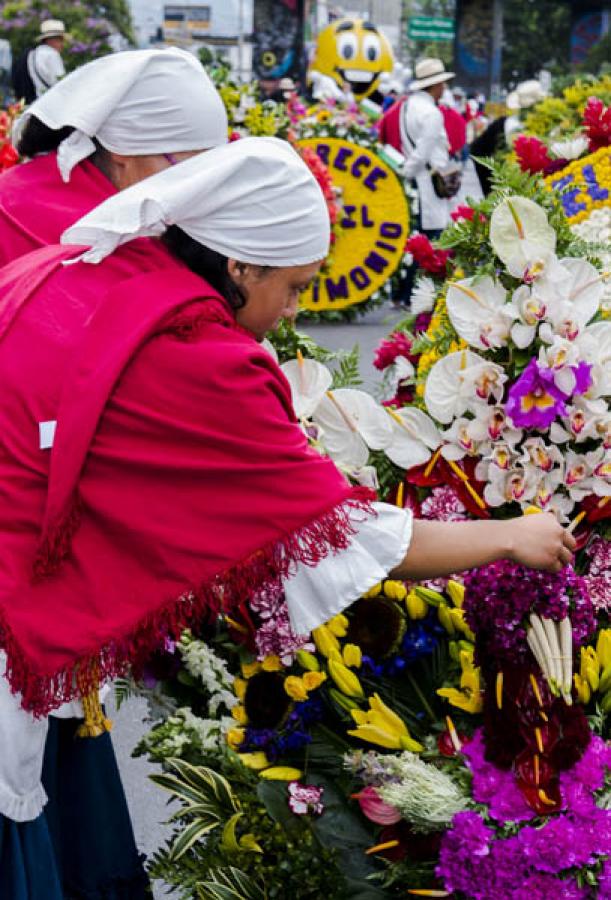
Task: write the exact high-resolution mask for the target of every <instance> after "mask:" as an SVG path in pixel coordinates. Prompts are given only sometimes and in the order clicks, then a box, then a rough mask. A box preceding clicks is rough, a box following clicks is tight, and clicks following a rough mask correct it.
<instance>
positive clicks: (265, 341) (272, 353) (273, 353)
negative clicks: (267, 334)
mask: <svg viewBox="0 0 611 900" xmlns="http://www.w3.org/2000/svg"><path fill="white" fill-rule="evenodd" d="M260 346H261V347H263V349H264V350H267V352H268V353H269V355H270V356H273V358H274V359H275V360H276V362H278V354H277V353H276V348H275V347H274V345H273V344H272V342H271V341H270V340H269V338H263V340H262V341H261V345H260Z"/></svg>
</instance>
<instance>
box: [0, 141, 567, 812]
mask: <svg viewBox="0 0 611 900" xmlns="http://www.w3.org/2000/svg"><path fill="white" fill-rule="evenodd" d="M168 225H171V226H172V227H170V228H169V229H168ZM166 229H167V233H166V236H165V237H164V239H163V241H159V240H155V239H150V238H147V237H144V239H143V236H146V235H161V234H163V232H164V230H166ZM64 240H65V241H70V242H75V243H76V244H80V245H85V246H88V247H90V250H89V251H87V252H86V253H84V254H83V246H80V247H79V246H74V245H73V244H67V246H64V247H59V248H58V247H52V248H47V249H45V250H40V251H36V252H35V253H33V254H30V255H29V256H28V257H26V258H23V259H21V260H18V261H17V262H16V263H14V264H13V265H11V266H8V267H6V268H5V269H4V270H3V272H2V273H0V379H1V380H2V383H3V392H2V394H1V395H0V535H1V540H2V546H3V554H2V560H1V561H0V646H1V647H3V648H4V650H5V652H6V656H7V665H6V677H7V679H8V682H9V684H10V685H11V687H12V689H13V690H16V691H19V692H20V695H21V696H20V700H21V703H22V705H23V707H24V708H25V709H26V710H31V711H32V712H33V713H34V714H35V715H36V716H37V717H39V718H36V719H34V718H31V717H27V716H26V714H25V713H24V712H21V713H19V712H18V711H16V710H12V711H11V710H10V709H9V710H8V711H7V712H4V713H3V712H2V710H0V723H1V722H2V721H3V719H2V716H3V715H4V716H5V721H6V718H7V717H8V718H10V717H11V716H12V722H13V726H12V727H13V730H14V733H15V735H18V734H19V729H20V728H26V729H28V728H29V729H31V730H32V732H33V734H32V738H31V741H30V746H31V747H32V748H33V747H34V745H35V743H36V740H37V739H38V743H39V744H40V732H43V731H44V727H45V720H44V718H40V717H42V716H44V715H45V714H46V713H48V712H49V711H50V710H51V709H53V708H54V707H56V706H57V705H59V704H60V703H62V702H64V701H66V700H69V699H71V698H72V697H75V696H78V695H79V694H82V693H86V692H88V691H89V690H90V689H92V688H95V687H97V685H98V683H99V681H100V680H104V679H105V678H107V677H112V676H113V675H116V674H119V673H121V672H124V671H125V670H126V668H127V667H128V666H130V665H132V666H134V667H135V668H136V670H137V669H138V668H139V667H141V666H142V665H143V664H144V662H145V661H146V660H147V658H148V656H149V654H150V652H151V651H152V650H154V649H155V648H156V647H158V646H159V645H160V644H162V643H163V642H164V640H165V638H166V637H168V636H172V637H177V636H178V635H179V634H180V632H181V630H182V629H183V628H184V627H185V626H187V625H189V624H190V623H194V622H197V621H200V620H201V619H202V618H203V617H214V616H216V615H217V614H218V612H219V611H221V610H222V611H226V612H231V611H232V609H234V608H235V607H236V606H238V605H240V604H243V603H244V602H248V600H249V599H250V598H254V597H256V596H257V595H258V594H260V593H261V592H269V591H282V590H283V589H284V587H285V586H288V587H289V588H290V587H291V586H293V588H294V585H295V583H296V582H297V584H298V585H300V591H298V592H297V594H295V591H294V590H293V591H292V595H293V598H292V603H293V609H292V611H291V615H292V617H293V618H294V619H295V618H299V616H300V610H299V605H300V603H303V602H304V600H303V599H301V598H305V597H307V598H309V599H308V601H307V602H308V609H307V610H303V611H302V612H304V613H306V612H307V614H308V615H309V618H310V620H311V621H312V623H313V624H320V621H322V620H323V619H324V618H325V617H326V616H327V610H326V609H323V607H322V605H321V607H320V608H319V609H316V608H315V604H316V603H317V602H318V600H317V597H320V596H321V595H322V594H324V592H325V591H324V589H325V587H326V585H327V584H328V575H329V571H330V569H334V570H337V573H336V574H337V578H336V584H337V585H340V587H339V595H338V602H339V603H341V604H342V605H347V604H348V603H349V602H351V600H352V599H353V597H354V596H357V595H358V592H359V591H362V590H363V588H364V587H365V585H366V584H367V583H369V584H370V579H371V572H372V561H375V560H376V559H377V560H379V563H378V564H379V565H380V566H381V568H382V569H383V571H384V572H385V573H391V574H392V575H393V577H400V578H401V577H408V576H409V577H412V578H423V577H430V576H433V575H438V574H442V573H446V572H455V571H459V570H461V569H463V568H467V567H472V566H475V565H479V564H482V563H485V562H487V561H490V560H492V559H495V558H499V557H503V556H511V557H512V558H515V559H518V560H520V561H521V562H523V563H525V564H530V565H533V566H535V567H540V568H549V569H553V570H556V569H558V568H559V567H561V566H562V565H564V564H566V563H567V562H568V560H569V559H570V551H571V549H572V547H573V539H572V538H571V536H570V535H567V534H566V533H565V532H564V530H563V529H562V528H561V527H560V526H559V525H558V523H557V522H556V520H555V519H554V518H553V517H552V516H544V515H541V516H533V517H530V518H529V519H526V520H524V519H520V520H519V521H518V520H516V521H513V522H511V521H508V522H493V523H491V522H484V523H482V522H468V523H452V524H445V523H433V522H414V523H412V521H411V516H410V514H409V512H407V511H405V510H399V509H397V508H395V507H391V506H388V505H386V504H383V503H375V501H374V498H372V497H371V496H369V495H368V494H367V492H366V491H365V492H364V491H363V489H362V488H356V489H354V488H351V487H350V486H349V485H348V484H347V482H346V481H345V479H344V477H343V476H342V475H341V474H340V473H339V471H338V470H337V469H336V468H335V466H334V464H333V463H332V462H331V461H330V460H328V459H325V458H323V457H321V456H320V455H318V454H317V453H316V452H315V451H314V450H312V449H310V448H309V447H308V445H307V441H306V438H305V436H304V434H303V432H302V430H301V428H300V426H299V424H298V422H297V420H296V418H295V414H294V412H293V409H292V404H291V396H290V388H289V385H288V383H287V382H286V380H285V378H284V376H283V375H282V372H281V371H280V369H279V367H278V366H277V364H276V363H275V361H274V360H273V358H272V357H271V356H270V355H269V354H268V353H267V351H266V350H265V349H263V348H262V347H261V346H260V341H261V340H262V338H263V337H264V335H265V333H266V332H267V331H268V330H269V329H271V328H273V327H275V325H276V324H277V323H278V321H279V320H280V319H281V318H282V317H283V316H286V315H291V314H293V313H294V312H295V309H296V305H297V301H298V296H299V292H300V291H301V290H303V289H304V288H305V287H306V286H307V284H308V282H309V281H310V280H311V279H312V278H313V277H314V276H315V274H316V273H317V271H318V269H319V267H320V264H321V261H322V259H323V258H324V257H325V255H326V253H327V250H328V246H329V221H328V214H327V209H326V205H325V201H324V198H323V196H322V193H321V191H320V188H319V187H318V185H317V183H316V181H315V180H314V178H313V177H312V175H311V174H310V172H309V170H308V169H307V167H306V166H305V164H304V163H303V162H302V161H301V160H300V158H299V157H298V156H297V155H296V154H295V153H294V151H293V150H292V149H291V148H290V147H289V146H288V145H286V144H284V143H283V142H281V141H277V140H274V139H265V138H247V139H244V140H242V141H238V142H236V143H235V144H232V145H230V146H229V147H227V148H222V149H218V150H211V151H210V152H209V153H206V154H201V155H199V156H197V157H194V158H193V159H190V160H187V161H185V162H182V163H180V164H179V165H178V166H175V167H174V168H173V169H169V170H166V171H165V172H162V173H160V174H158V175H155V176H153V177H152V178H150V179H147V180H146V181H144V182H141V183H140V184H138V185H135V186H133V187H131V188H130V189H128V190H126V191H124V192H122V193H121V194H118V195H116V196H115V197H112V198H110V199H109V200H107V201H106V202H105V203H104V204H102V206H101V207H99V208H98V209H96V210H94V211H93V212H92V213H90V214H89V215H88V216H86V217H85V218H84V219H83V220H81V221H80V222H79V223H77V225H76V226H75V227H74V228H72V229H70V230H69V232H68V233H67V235H65V236H64ZM121 245H125V246H121ZM68 262H69V263H71V264H70V265H66V263H68ZM91 263H94V264H95V263H99V265H97V266H96V269H95V270H93V272H92V267H91V265H90V264H91ZM92 274H93V276H94V277H92ZM367 586H368V585H367ZM355 591H356V593H354V592H355ZM289 600H290V598H289ZM20 716H21V718H20ZM23 717H26V718H25V719H24V718H23ZM36 729H39V732H38V738H37V732H36ZM43 737H44V735H43ZM32 752H34V751H33V750H32ZM8 762H10V760H9V761H8ZM14 763H15V769H16V770H17V772H16V775H15V777H16V778H18V777H19V774H20V766H21V760H19V759H17V760H14ZM26 780H27V779H26ZM29 787H30V789H31V790H34V789H35V788H36V784H35V778H33V777H32V773H31V772H30V778H29ZM0 822H1V819H0Z"/></svg>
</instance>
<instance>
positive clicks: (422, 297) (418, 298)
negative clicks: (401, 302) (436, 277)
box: [409, 275, 437, 316]
mask: <svg viewBox="0 0 611 900" xmlns="http://www.w3.org/2000/svg"><path fill="white" fill-rule="evenodd" d="M436 296H437V288H436V287H435V282H434V281H433V279H432V278H429V277H428V275H425V276H424V277H422V278H419V279H418V281H417V282H416V286H415V287H414V290H413V291H412V296H411V297H410V301H409V302H410V310H411V312H412V314H413V315H415V316H419V315H420V313H427V312H432V311H433V308H434V306H435V298H436Z"/></svg>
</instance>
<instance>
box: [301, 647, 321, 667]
mask: <svg viewBox="0 0 611 900" xmlns="http://www.w3.org/2000/svg"><path fill="white" fill-rule="evenodd" d="M297 662H298V663H299V665H300V666H301V668H302V669H306V670H307V671H308V672H318V671H319V669H320V663H319V662H318V660H317V659H316V657H315V656H314V654H313V653H309V652H308V651H307V650H298V651H297Z"/></svg>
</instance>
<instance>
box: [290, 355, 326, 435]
mask: <svg viewBox="0 0 611 900" xmlns="http://www.w3.org/2000/svg"><path fill="white" fill-rule="evenodd" d="M280 368H281V369H282V371H283V372H284V376H285V378H286V380H287V381H288V383H289V384H290V386H291V395H292V398H293V409H294V410H295V415H296V416H297V418H298V419H309V418H310V417H311V415H312V413H313V412H314V410H315V409H316V407H317V406H318V404H319V403H320V401H321V400H322V399H323V397H324V396H325V393H326V391H328V390H329V388H330V387H331V382H332V380H333V378H332V376H331V372H330V371H329V370H328V369H327V367H326V366H323V364H322V363H319V362H316V360H314V359H304V358H303V356H301V355H300V356H298V358H297V359H291V360H289V361H288V362H285V363H283V364H282V365H281V366H280Z"/></svg>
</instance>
